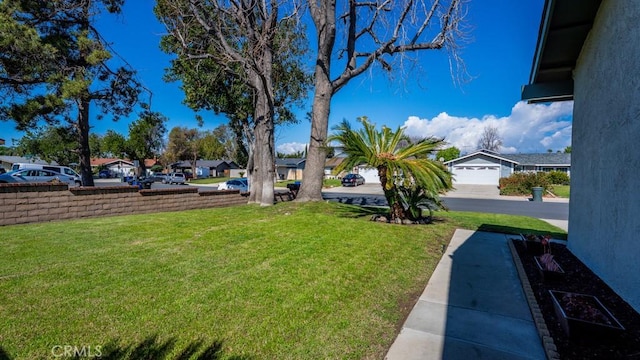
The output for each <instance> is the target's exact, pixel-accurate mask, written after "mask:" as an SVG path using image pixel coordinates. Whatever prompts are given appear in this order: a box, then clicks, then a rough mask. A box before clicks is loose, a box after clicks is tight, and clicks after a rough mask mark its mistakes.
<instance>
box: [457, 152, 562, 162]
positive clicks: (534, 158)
mask: <svg viewBox="0 0 640 360" xmlns="http://www.w3.org/2000/svg"><path fill="white" fill-rule="evenodd" d="M476 155H484V156H488V157H492V158H494V159H498V160H502V161H507V162H511V163H513V164H516V165H521V166H543V165H564V166H570V165H571V154H565V153H537V154H498V153H496V152H493V151H488V150H478V151H476V152H473V153H471V154H468V155H465V156H461V157H459V158H457V159H453V160H449V161H446V162H445V164H449V163H453V162H460V160H464V159H467V158H470V157H473V156H476Z"/></svg>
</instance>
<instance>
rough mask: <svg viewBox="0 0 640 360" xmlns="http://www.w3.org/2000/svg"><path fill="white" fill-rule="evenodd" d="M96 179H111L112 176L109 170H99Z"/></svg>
mask: <svg viewBox="0 0 640 360" xmlns="http://www.w3.org/2000/svg"><path fill="white" fill-rule="evenodd" d="M98 177H99V178H100V179H109V178H112V177H113V174H112V173H111V170H100V172H99V173H98Z"/></svg>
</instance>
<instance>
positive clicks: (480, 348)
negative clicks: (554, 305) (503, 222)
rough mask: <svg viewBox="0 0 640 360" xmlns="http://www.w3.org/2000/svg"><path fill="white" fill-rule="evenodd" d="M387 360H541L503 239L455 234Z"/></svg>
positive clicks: (465, 232) (467, 232)
mask: <svg viewBox="0 0 640 360" xmlns="http://www.w3.org/2000/svg"><path fill="white" fill-rule="evenodd" d="M386 359H387V360H410V359H416V360H417V359H420V360H429V359H434V360H435V359H516V360H517V359H546V357H545V353H544V350H543V347H542V342H541V340H540V337H539V335H538V332H537V329H536V327H535V324H534V322H533V320H532V317H531V312H530V310H529V306H528V304H527V301H526V298H525V295H524V292H523V290H522V286H521V284H520V279H519V278H518V275H517V272H516V269H515V265H514V264H513V260H512V258H511V253H510V250H509V247H508V244H507V236H505V235H503V234H495V233H486V232H474V231H470V230H456V232H455V234H454V235H453V238H452V239H451V242H450V244H449V247H448V248H447V251H446V253H445V254H444V255H443V256H442V259H441V260H440V262H439V263H438V265H437V267H436V269H435V271H434V272H433V275H432V276H431V279H429V282H428V284H427V287H426V288H425V290H424V292H423V294H422V295H421V296H420V299H419V300H418V302H417V303H416V305H415V306H414V308H413V310H412V311H411V313H410V314H409V317H408V318H407V320H406V321H405V323H404V326H403V328H402V331H401V332H400V334H399V335H398V337H397V338H396V340H395V342H394V343H393V345H392V346H391V348H390V349H389V352H388V353H387V356H386Z"/></svg>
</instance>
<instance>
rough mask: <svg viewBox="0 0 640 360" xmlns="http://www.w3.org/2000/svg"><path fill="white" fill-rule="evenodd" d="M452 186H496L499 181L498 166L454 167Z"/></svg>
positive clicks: (466, 165)
mask: <svg viewBox="0 0 640 360" xmlns="http://www.w3.org/2000/svg"><path fill="white" fill-rule="evenodd" d="M452 174H453V176H454V180H453V183H454V184H474V185H497V184H498V181H499V180H500V166H487V165H468V164H465V165H454V166H453V171H452Z"/></svg>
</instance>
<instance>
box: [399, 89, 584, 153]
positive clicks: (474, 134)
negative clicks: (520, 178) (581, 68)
mask: <svg viewBox="0 0 640 360" xmlns="http://www.w3.org/2000/svg"><path fill="white" fill-rule="evenodd" d="M572 114H573V102H570V101H565V102H557V103H552V104H550V105H545V104H531V105H530V104H527V103H525V102H518V103H517V104H515V105H514V106H513V108H512V109H511V114H510V115H509V116H505V117H496V116H495V115H485V116H483V117H482V118H481V119H479V118H467V117H457V116H453V115H449V114H447V113H445V112H443V113H440V114H439V115H438V116H436V117H434V118H432V119H430V120H429V119H420V118H419V117H417V116H410V117H409V118H408V119H407V121H405V123H404V125H403V127H404V128H405V132H406V134H407V135H409V136H436V137H444V138H445V141H446V142H447V143H449V144H451V146H455V147H457V148H458V149H460V150H461V151H462V152H463V153H469V152H472V151H474V150H476V146H477V144H478V140H479V139H480V136H481V135H482V131H483V130H484V128H485V126H493V127H496V128H498V131H499V133H500V136H501V137H502V142H503V144H502V145H503V146H502V149H501V150H500V151H501V152H503V153H515V152H519V153H536V152H546V151H547V149H552V150H553V151H557V150H563V149H564V148H565V147H566V146H569V145H571V120H572Z"/></svg>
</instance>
